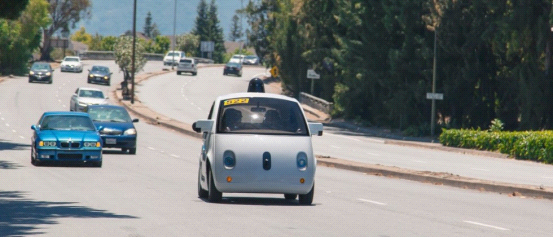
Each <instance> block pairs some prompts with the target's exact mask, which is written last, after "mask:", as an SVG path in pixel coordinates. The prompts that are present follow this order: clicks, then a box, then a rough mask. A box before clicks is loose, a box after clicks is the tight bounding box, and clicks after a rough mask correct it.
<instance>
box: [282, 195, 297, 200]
mask: <svg viewBox="0 0 553 237" xmlns="http://www.w3.org/2000/svg"><path fill="white" fill-rule="evenodd" d="M297 197H298V195H297V194H287V193H285V194H284V199H286V200H296V198H297Z"/></svg>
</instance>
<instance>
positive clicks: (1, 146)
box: [0, 140, 31, 151]
mask: <svg viewBox="0 0 553 237" xmlns="http://www.w3.org/2000/svg"><path fill="white" fill-rule="evenodd" d="M28 147H31V145H30V144H22V143H12V142H6V140H0V151H2V150H26V149H27V148H28Z"/></svg>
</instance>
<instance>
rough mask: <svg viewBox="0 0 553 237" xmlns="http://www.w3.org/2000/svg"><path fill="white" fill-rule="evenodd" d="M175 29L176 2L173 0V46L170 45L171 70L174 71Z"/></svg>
mask: <svg viewBox="0 0 553 237" xmlns="http://www.w3.org/2000/svg"><path fill="white" fill-rule="evenodd" d="M176 27H177V0H175V8H174V14H173V44H172V45H171V50H172V51H173V52H172V55H173V60H171V61H172V63H171V70H174V69H175V43H176V41H177V38H176V37H175V28H176Z"/></svg>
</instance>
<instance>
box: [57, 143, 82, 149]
mask: <svg viewBox="0 0 553 237" xmlns="http://www.w3.org/2000/svg"><path fill="white" fill-rule="evenodd" d="M61 147H62V148H79V147H80V144H79V143H78V142H61Z"/></svg>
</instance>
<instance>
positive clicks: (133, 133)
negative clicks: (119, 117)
mask: <svg viewBox="0 0 553 237" xmlns="http://www.w3.org/2000/svg"><path fill="white" fill-rule="evenodd" d="M123 135H136V129H134V128H129V129H127V130H125V132H124V133H123Z"/></svg>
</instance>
